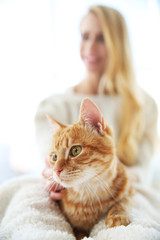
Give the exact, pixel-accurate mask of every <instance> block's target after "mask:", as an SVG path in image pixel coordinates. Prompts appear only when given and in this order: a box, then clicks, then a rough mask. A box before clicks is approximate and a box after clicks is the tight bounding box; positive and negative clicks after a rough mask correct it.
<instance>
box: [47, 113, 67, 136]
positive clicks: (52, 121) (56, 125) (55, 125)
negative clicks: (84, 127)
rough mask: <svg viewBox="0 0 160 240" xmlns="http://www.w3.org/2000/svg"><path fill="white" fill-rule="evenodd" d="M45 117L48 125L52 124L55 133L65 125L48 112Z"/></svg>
mask: <svg viewBox="0 0 160 240" xmlns="http://www.w3.org/2000/svg"><path fill="white" fill-rule="evenodd" d="M46 117H47V119H48V121H49V123H50V125H51V126H52V128H53V131H54V133H56V132H57V131H58V130H59V129H60V128H63V127H65V125H63V124H61V123H60V122H58V121H57V120H55V119H54V118H52V117H51V116H49V115H48V114H47V115H46Z"/></svg>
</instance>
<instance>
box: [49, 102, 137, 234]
mask: <svg viewBox="0 0 160 240" xmlns="http://www.w3.org/2000/svg"><path fill="white" fill-rule="evenodd" d="M50 121H51V123H52V126H53V129H54V130H55V132H54V136H53V141H52V144H51V153H50V164H51V166H52V168H53V179H54V180H55V181H56V182H57V183H60V184H61V185H62V186H64V190H63V199H62V200H61V201H60V202H59V204H60V208H61V209H62V211H63V213H64V214H65V216H66V218H67V219H68V221H69V222H70V224H71V225H72V227H73V229H75V232H83V233H85V234H86V235H88V234H89V232H90V230H91V228H92V227H93V225H94V224H95V223H96V222H97V221H98V220H99V218H100V217H102V216H103V215H106V226H107V227H115V226H119V225H128V224H129V222H130V220H129V217H128V214H127V212H128V208H129V207H130V205H131V203H132V201H133V196H134V189H133V187H132V185H131V183H130V181H129V180H128V176H127V172H126V170H125V167H124V165H123V164H122V163H121V162H120V161H119V160H118V158H117V157H116V151H115V145H114V138H113V135H112V131H111V129H110V127H109V126H108V125H106V123H105V122H104V119H103V117H102V115H101V113H100V110H99V109H98V108H97V106H96V105H95V104H94V103H93V102H92V101H91V100H90V99H88V98H86V99H84V101H83V102H82V104H81V109H80V118H79V121H78V122H77V123H75V124H73V125H63V124H61V123H59V122H57V121H56V120H54V119H52V118H51V117H50ZM54 180H53V184H55V182H54Z"/></svg>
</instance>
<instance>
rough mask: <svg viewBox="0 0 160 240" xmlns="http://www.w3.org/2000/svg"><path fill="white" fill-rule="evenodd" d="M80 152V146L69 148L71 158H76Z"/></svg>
mask: <svg viewBox="0 0 160 240" xmlns="http://www.w3.org/2000/svg"><path fill="white" fill-rule="evenodd" d="M81 151H82V147H81V146H80V145H77V146H73V147H72V148H71V151H70V155H71V156H72V157H76V156H77V155H79V154H80V152H81Z"/></svg>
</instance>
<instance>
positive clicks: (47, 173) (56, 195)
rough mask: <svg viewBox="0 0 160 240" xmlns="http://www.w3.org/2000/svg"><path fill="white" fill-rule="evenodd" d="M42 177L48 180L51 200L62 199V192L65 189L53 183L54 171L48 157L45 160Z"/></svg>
mask: <svg viewBox="0 0 160 240" xmlns="http://www.w3.org/2000/svg"><path fill="white" fill-rule="evenodd" d="M42 176H43V177H44V178H45V179H46V183H47V188H48V190H49V194H50V198H51V199H52V200H60V199H62V193H61V190H62V189H63V187H62V186H61V185H60V184H58V183H56V182H55V181H53V180H54V179H53V178H52V176H53V170H52V168H51V166H50V164H49V157H46V159H45V168H44V169H43V171H42Z"/></svg>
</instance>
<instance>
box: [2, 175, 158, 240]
mask: <svg viewBox="0 0 160 240" xmlns="http://www.w3.org/2000/svg"><path fill="white" fill-rule="evenodd" d="M130 218H131V224H129V225H128V226H127V227H124V226H120V227H116V228H110V229H107V228H106V227H105V224H104V221H105V219H101V220H100V221H99V222H98V223H97V224H96V225H95V226H94V227H93V229H92V231H91V234H90V237H89V238H87V237H85V238H84V240H87V239H88V240H99V239H100V240H118V239H120V240H160V194H158V193H156V192H154V191H153V190H151V189H148V190H146V189H144V188H143V187H140V186H139V187H137V193H136V197H135V204H134V206H133V208H132V209H131V211H130ZM0 222H1V224H0V240H75V237H74V235H73V232H72V229H71V227H70V225H69V223H68V222H67V221H66V220H65V217H64V216H63V214H62V213H61V211H60V210H59V208H58V206H57V204H56V202H54V201H51V200H50V199H49V196H48V193H47V191H46V190H45V183H44V182H43V180H42V179H39V178H33V177H30V176H25V177H19V178H15V179H12V180H10V181H8V182H6V183H5V184H3V185H1V186H0Z"/></svg>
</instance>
